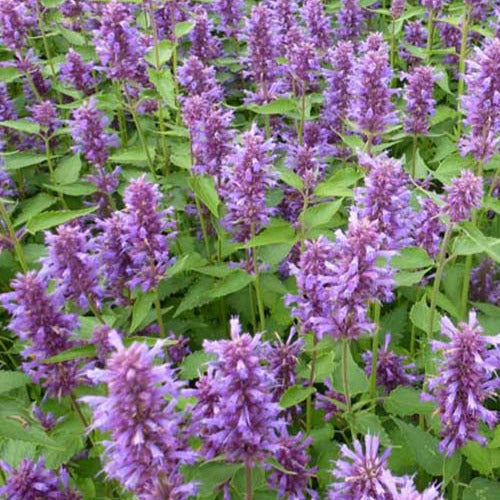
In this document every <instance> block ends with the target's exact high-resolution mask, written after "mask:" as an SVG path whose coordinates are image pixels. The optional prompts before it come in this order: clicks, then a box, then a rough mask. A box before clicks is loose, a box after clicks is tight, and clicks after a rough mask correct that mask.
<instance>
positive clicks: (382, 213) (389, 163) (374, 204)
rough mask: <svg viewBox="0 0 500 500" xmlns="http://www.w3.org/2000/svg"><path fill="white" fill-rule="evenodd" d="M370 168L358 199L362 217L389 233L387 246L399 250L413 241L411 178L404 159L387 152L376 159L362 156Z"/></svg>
mask: <svg viewBox="0 0 500 500" xmlns="http://www.w3.org/2000/svg"><path fill="white" fill-rule="evenodd" d="M359 161H360V165H361V166H363V167H365V168H366V169H367V174H366V176H365V186H364V187H361V188H357V189H356V195H355V202H356V207H357V210H358V215H359V217H360V218H367V219H368V220H370V221H373V222H374V223H375V225H376V227H377V230H378V231H379V232H380V233H381V234H383V235H384V236H385V241H384V243H383V247H384V248H386V249H390V250H397V249H400V248H403V247H405V246H408V245H410V243H411V238H410V236H411V233H412V229H413V227H412V210H411V208H410V197H411V193H410V190H409V189H408V184H409V178H408V175H407V174H406V173H405V172H404V170H403V168H402V166H401V162H399V161H397V160H394V159H393V158H389V157H388V156H387V154H386V153H382V154H381V155H379V156H377V157H375V158H372V157H370V156H368V155H364V154H363V155H360V159H359Z"/></svg>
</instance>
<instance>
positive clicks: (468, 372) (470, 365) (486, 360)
mask: <svg viewBox="0 0 500 500" xmlns="http://www.w3.org/2000/svg"><path fill="white" fill-rule="evenodd" d="M441 333H442V334H443V335H445V336H446V337H448V338H449V339H450V340H449V342H441V341H434V342H433V343H432V347H433V350H434V351H439V352H440V353H441V355H442V356H443V359H442V360H441V357H440V359H439V360H438V363H439V374H438V375H437V376H436V377H434V378H432V379H431V380H430V381H429V386H428V388H429V391H430V393H431V395H432V396H429V395H424V396H425V398H426V399H429V398H430V399H432V400H434V401H436V402H437V405H438V412H439V415H440V417H441V423H442V430H441V437H442V438H443V439H442V441H441V442H440V444H439V450H440V451H441V452H442V453H446V454H447V455H448V456H451V455H453V453H454V452H455V450H456V449H458V448H461V447H462V446H464V445H465V444H466V443H467V441H469V440H473V441H478V442H479V443H481V444H486V438H485V437H484V436H482V435H481V434H479V424H480V423H481V422H484V423H485V424H487V425H488V426H490V427H493V426H494V425H495V423H496V422H497V420H498V417H497V414H496V412H495V411H493V410H489V409H487V408H486V407H485V406H484V403H485V401H486V400H487V399H488V398H489V397H492V396H494V395H495V393H496V391H498V388H499V387H500V379H499V378H498V377H496V376H495V371H496V370H498V368H499V365H500V348H499V345H500V336H498V335H497V336H496V337H486V336H484V335H483V329H482V328H481V326H480V325H479V323H478V322H477V319H476V313H475V312H473V311H471V312H470V313H469V322H468V323H465V322H461V323H459V325H458V328H457V327H455V326H454V325H453V323H452V322H451V321H450V320H449V318H447V317H446V316H445V317H443V319H442V320H441ZM489 345H492V346H493V349H491V350H488V346H489Z"/></svg>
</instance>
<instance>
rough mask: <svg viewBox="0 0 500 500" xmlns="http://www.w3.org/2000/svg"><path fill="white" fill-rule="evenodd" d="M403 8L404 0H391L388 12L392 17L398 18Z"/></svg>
mask: <svg viewBox="0 0 500 500" xmlns="http://www.w3.org/2000/svg"><path fill="white" fill-rule="evenodd" d="M404 10H405V0H392V3H391V8H390V13H391V17H392V18H393V19H399V18H400V17H401V16H402V15H403V12H404Z"/></svg>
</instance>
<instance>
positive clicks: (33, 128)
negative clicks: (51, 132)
mask: <svg viewBox="0 0 500 500" xmlns="http://www.w3.org/2000/svg"><path fill="white" fill-rule="evenodd" d="M0 126H1V127H7V128H11V129H13V130H18V131H19V132H24V133H26V134H38V133H39V132H40V125H38V123H35V122H31V121H29V120H22V119H21V120H6V121H3V122H0Z"/></svg>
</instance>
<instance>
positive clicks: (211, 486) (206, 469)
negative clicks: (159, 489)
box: [187, 461, 243, 498]
mask: <svg viewBox="0 0 500 500" xmlns="http://www.w3.org/2000/svg"><path fill="white" fill-rule="evenodd" d="M242 467H243V465H242V464H227V463H224V462H219V461H212V462H207V463H204V464H200V465H196V466H194V467H190V468H188V469H187V470H188V473H187V477H188V478H189V479H190V480H193V481H195V482H196V483H197V485H198V495H199V496H200V497H202V498H204V497H210V496H212V495H213V493H214V491H215V490H217V488H218V487H220V486H221V485H223V484H224V483H227V482H228V481H229V480H231V479H232V478H233V477H234V475H235V474H236V473H237V472H238V471H239V470H240V469H241V468H242Z"/></svg>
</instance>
